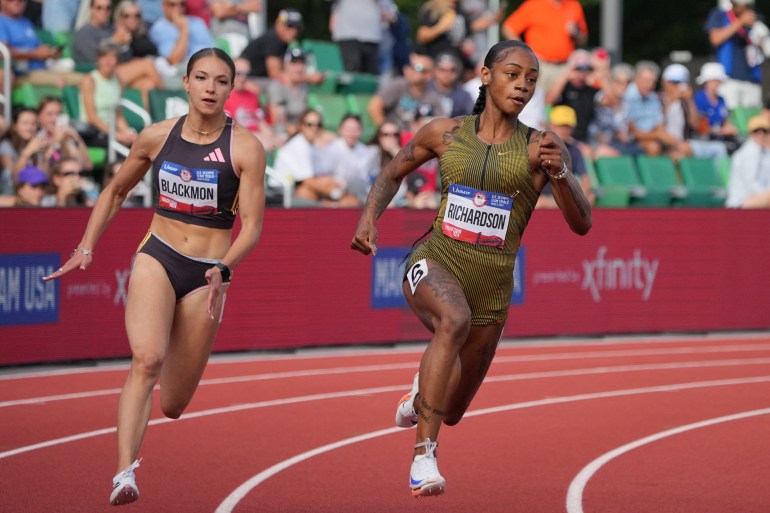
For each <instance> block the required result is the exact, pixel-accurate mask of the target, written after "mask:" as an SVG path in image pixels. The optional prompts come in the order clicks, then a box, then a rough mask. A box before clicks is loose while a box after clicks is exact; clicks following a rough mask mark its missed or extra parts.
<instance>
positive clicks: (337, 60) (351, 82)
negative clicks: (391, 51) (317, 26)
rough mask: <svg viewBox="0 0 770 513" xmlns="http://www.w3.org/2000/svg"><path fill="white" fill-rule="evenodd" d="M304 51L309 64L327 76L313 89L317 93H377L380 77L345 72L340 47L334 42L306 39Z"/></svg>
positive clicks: (303, 45) (303, 44)
mask: <svg viewBox="0 0 770 513" xmlns="http://www.w3.org/2000/svg"><path fill="white" fill-rule="evenodd" d="M301 45H302V46H301V47H302V49H303V50H304V51H305V52H307V53H308V55H309V57H308V60H309V64H310V65H311V66H313V67H315V68H316V69H318V70H319V71H323V72H324V73H326V74H327V78H326V80H325V81H324V82H323V83H322V84H320V85H317V86H313V87H312V88H311V89H312V90H313V91H317V92H337V93H341V94H355V93H368V94H372V93H374V92H376V91H377V84H378V80H379V79H378V77H377V76H375V75H370V74H368V73H351V72H348V71H345V65H344V64H343V61H342V53H341V52H340V48H339V45H337V43H335V42H333V41H319V40H315V39H305V40H303V41H302V43H301Z"/></svg>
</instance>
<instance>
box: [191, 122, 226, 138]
mask: <svg viewBox="0 0 770 513" xmlns="http://www.w3.org/2000/svg"><path fill="white" fill-rule="evenodd" d="M225 126H227V121H225V122H224V123H223V124H221V125H219V126H218V127H216V128H214V129H213V130H209V131H208V132H204V131H203V130H198V129H196V128H193V127H191V126H190V125H187V128H189V129H190V130H192V131H193V132H195V133H196V134H201V135H209V134H213V133H214V132H216V131H217V130H219V129H220V128H223V127H225Z"/></svg>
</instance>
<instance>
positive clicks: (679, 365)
mask: <svg viewBox="0 0 770 513" xmlns="http://www.w3.org/2000/svg"><path fill="white" fill-rule="evenodd" d="M578 359H579V358H578ZM492 363H493V364H495V363H498V364H499V363H508V361H507V359H506V358H505V357H503V358H499V359H497V360H494V361H493V362H492ZM766 363H770V358H743V359H734V360H705V361H690V362H672V363H651V364H640V365H620V366H614V367H610V366H604V367H595V368H589V369H574V370H566V371H541V372H529V373H522V374H513V375H510V376H509V377H507V378H500V379H498V378H493V377H488V378H487V379H486V380H485V381H500V380H515V379H536V378H542V377H561V376H576V375H583V374H596V373H610V372H634V371H646V370H665V369H687V368H699V367H730V366H741V365H763V364H766ZM416 365H417V363H416V362H410V363H398V364H395V363H394V364H386V365H359V366H353V367H336V368H331V369H309V370H301V371H289V372H271V373H265V374H253V375H251V376H233V377H229V378H214V379H204V380H201V382H200V384H199V386H201V387H203V386H209V385H224V384H232V383H245V382H249V381H266V380H271V379H288V378H298V377H308V376H327V375H335V374H349V373H353V372H382V371H388V370H397V369H415V368H416ZM493 369H496V366H493ZM155 389H156V390H157V389H158V387H157V386H156V387H155ZM117 394H120V389H119V388H110V389H103V390H94V391H90V392H76V393H71V394H57V395H49V396H41V397H30V398H26V399H13V400H9V401H0V408H7V407H11V406H21V405H30V404H43V403H50V402H54V401H66V400H74V399H86V398H90V397H98V396H104V395H117Z"/></svg>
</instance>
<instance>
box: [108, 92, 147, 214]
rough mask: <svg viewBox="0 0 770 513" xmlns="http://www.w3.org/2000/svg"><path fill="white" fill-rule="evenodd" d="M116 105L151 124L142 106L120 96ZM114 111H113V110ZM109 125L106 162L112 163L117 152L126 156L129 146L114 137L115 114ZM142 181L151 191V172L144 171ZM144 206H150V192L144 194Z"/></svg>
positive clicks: (111, 117)
mask: <svg viewBox="0 0 770 513" xmlns="http://www.w3.org/2000/svg"><path fill="white" fill-rule="evenodd" d="M117 106H118V107H123V108H126V109H128V110H130V111H131V112H133V113H134V114H136V115H137V116H139V117H140V118H141V119H142V123H144V126H149V125H151V124H152V119H151V118H150V113H149V112H147V111H146V110H144V109H143V108H141V107H139V106H138V105H137V104H135V103H134V102H132V101H130V100H127V99H125V98H121V99H120V100H118V104H117ZM113 112H114V111H113ZM109 127H110V131H109V134H108V141H109V142H108V143H107V162H109V163H110V164H112V163H114V162H115V161H116V160H117V156H118V154H119V155H120V156H122V157H123V158H125V157H127V156H128V151H129V148H128V147H127V146H125V145H123V144H121V143H120V142H119V141H118V140H117V139H116V138H115V116H114V115H113V116H110V120H109ZM142 182H143V184H144V187H145V190H146V191H152V174H151V173H145V175H144V178H142ZM142 197H143V199H144V206H145V207H150V206H152V194H149V193H148V194H144V195H143V196H142Z"/></svg>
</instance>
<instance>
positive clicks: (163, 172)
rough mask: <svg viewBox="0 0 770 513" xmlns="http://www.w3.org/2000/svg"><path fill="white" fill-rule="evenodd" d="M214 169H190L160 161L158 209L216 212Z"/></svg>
mask: <svg viewBox="0 0 770 513" xmlns="http://www.w3.org/2000/svg"><path fill="white" fill-rule="evenodd" d="M218 177H219V175H218V171H217V170H216V169H191V168H188V167H184V166H180V165H178V164H174V163H172V162H169V161H167V160H166V161H164V162H163V164H162V165H161V166H160V171H159V172H158V187H159V189H160V195H159V198H158V206H160V207H161V208H165V209H168V210H176V211H179V212H185V213H187V214H211V213H215V212H217V183H218V182H217V180H218Z"/></svg>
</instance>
